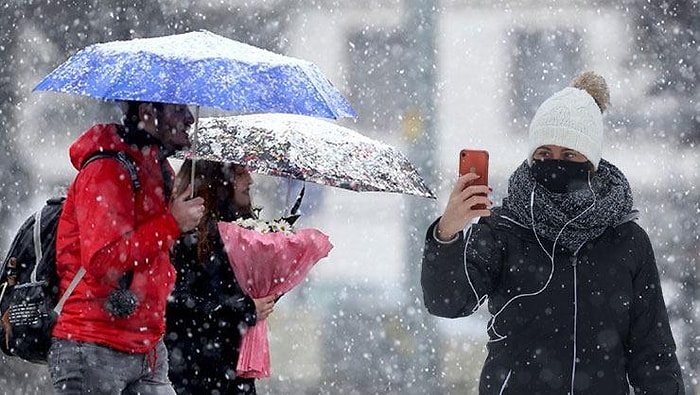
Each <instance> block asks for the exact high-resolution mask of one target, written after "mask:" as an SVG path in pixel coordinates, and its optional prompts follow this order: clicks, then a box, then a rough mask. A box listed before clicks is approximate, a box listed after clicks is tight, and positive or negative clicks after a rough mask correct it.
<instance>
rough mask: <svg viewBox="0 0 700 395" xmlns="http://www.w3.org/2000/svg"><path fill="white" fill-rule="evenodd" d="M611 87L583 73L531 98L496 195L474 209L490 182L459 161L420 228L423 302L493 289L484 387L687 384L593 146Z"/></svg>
mask: <svg viewBox="0 0 700 395" xmlns="http://www.w3.org/2000/svg"><path fill="white" fill-rule="evenodd" d="M608 98H609V96H608V91H607V85H606V84H605V80H603V78H602V77H600V76H598V75H596V74H594V73H591V72H589V73H584V74H583V75H581V76H579V77H578V78H577V79H576V80H574V82H573V86H572V87H568V88H565V89H564V90H562V91H560V92H558V93H556V94H555V95H553V96H552V97H551V98H549V99H548V100H547V101H545V102H544V103H543V104H542V105H541V106H540V108H539V109H538V111H537V113H536V115H535V117H534V119H533V121H532V123H531V126H530V136H529V140H530V141H529V144H530V149H529V151H528V152H529V153H530V154H529V157H528V159H527V160H526V161H525V162H524V163H523V164H522V165H521V166H520V167H519V168H518V169H516V170H515V172H514V173H513V174H512V175H511V177H510V180H509V187H508V195H507V197H506V198H505V199H504V201H503V206H502V207H499V208H494V209H493V210H490V209H488V208H487V209H483V210H477V209H474V208H473V206H474V205H476V204H485V205H486V206H487V207H491V202H490V201H489V199H488V198H487V197H486V194H487V193H489V192H490V188H489V187H487V186H475V185H470V184H471V183H472V182H473V181H474V180H476V179H477V178H478V177H477V176H476V175H475V174H466V175H464V176H461V177H460V178H459V180H458V181H457V185H456V186H455V188H454V190H453V191H452V194H451V196H450V200H449V202H448V204H447V207H446V208H445V212H444V214H443V216H442V217H441V218H440V219H439V220H437V221H435V223H433V224H432V225H431V226H430V228H429V229H428V233H427V235H426V244H425V250H424V254H423V271H422V277H421V283H422V286H423V293H424V302H425V305H426V307H427V308H428V311H429V312H430V313H432V314H434V315H437V316H441V317H448V318H456V317H463V316H468V315H470V314H472V313H473V312H475V311H476V310H477V309H478V307H479V306H480V305H481V304H482V303H483V302H484V301H485V300H486V299H487V298H488V309H489V312H490V313H491V320H490V321H489V323H488V328H487V331H488V335H489V341H488V345H487V348H488V356H487V358H486V361H485V363H484V366H483V370H482V373H481V379H480V386H479V394H481V395H487V394H494V395H496V394H498V395H504V394H553V395H554V394H557V395H559V394H572V395H573V394H576V395H584V394H586V395H587V394H591V395H603V394H605V395H618V394H620V395H621V394H629V389H630V386H632V387H633V388H634V390H635V394H659V395H662V394H663V395H676V394H684V389H683V381H682V378H681V371H680V367H679V365H678V361H677V358H676V354H675V344H674V341H673V337H672V335H671V330H670V326H669V322H668V316H667V312H666V307H665V304H664V300H663V296H662V292H661V286H660V282H659V275H658V270H657V267H656V262H655V259H654V252H653V250H652V247H651V243H650V242H649V238H648V237H647V234H646V232H644V230H643V229H642V228H641V227H639V226H638V225H637V224H636V223H635V222H633V220H634V219H635V218H636V212H635V211H633V210H632V193H631V190H630V187H629V185H628V183H627V180H626V178H625V176H624V175H623V174H622V173H621V172H620V170H619V169H617V168H616V167H615V166H613V165H612V164H610V163H609V162H607V161H605V160H602V159H601V158H600V154H601V151H602V132H603V130H602V129H603V125H602V112H603V110H604V109H605V106H606V105H607V103H608ZM479 216H480V217H482V218H481V219H480V220H479V222H478V224H473V225H472V226H471V227H469V229H468V230H466V231H464V232H463V231H462V229H463V228H464V227H465V226H466V225H467V224H468V223H469V222H471V220H472V219H474V218H476V217H479Z"/></svg>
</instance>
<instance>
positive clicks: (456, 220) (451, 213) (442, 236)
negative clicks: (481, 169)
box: [435, 173, 492, 241]
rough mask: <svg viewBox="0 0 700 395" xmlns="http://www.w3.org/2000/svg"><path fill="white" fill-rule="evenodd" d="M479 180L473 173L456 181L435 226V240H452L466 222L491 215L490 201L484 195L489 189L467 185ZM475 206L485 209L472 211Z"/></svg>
mask: <svg viewBox="0 0 700 395" xmlns="http://www.w3.org/2000/svg"><path fill="white" fill-rule="evenodd" d="M477 178H479V176H478V175H476V174H474V173H467V174H465V175H463V176H460V177H459V178H458V179H457V184H456V185H455V187H454V189H453V190H452V193H451V194H450V200H449V201H448V202H447V206H446V207H445V212H444V213H443V214H442V217H441V218H440V222H438V225H437V232H435V233H436V235H437V238H438V239H439V240H442V241H448V240H452V239H453V238H454V236H455V235H456V234H457V232H459V231H460V230H462V229H464V227H465V226H466V225H467V223H468V222H470V221H471V220H473V219H474V218H476V217H488V216H489V215H491V210H489V208H490V207H491V204H492V203H491V200H489V198H488V197H487V196H485V195H486V194H488V193H489V192H491V188H490V187H488V186H485V185H469V184H471V182H472V181H474V180H476V179H477ZM481 194H483V195H481ZM477 204H484V205H486V209H483V210H474V209H472V207H474V206H475V205H477Z"/></svg>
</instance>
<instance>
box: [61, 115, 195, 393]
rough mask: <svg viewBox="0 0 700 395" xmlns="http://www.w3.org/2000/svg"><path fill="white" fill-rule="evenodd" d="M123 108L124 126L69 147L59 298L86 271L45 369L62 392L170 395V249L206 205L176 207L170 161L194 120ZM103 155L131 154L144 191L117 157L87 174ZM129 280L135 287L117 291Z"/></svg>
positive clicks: (98, 130)
mask: <svg viewBox="0 0 700 395" xmlns="http://www.w3.org/2000/svg"><path fill="white" fill-rule="evenodd" d="M123 109H124V124H123V125H121V124H100V125H95V126H93V127H91V128H90V129H89V130H87V131H86V132H85V133H83V134H82V135H81V136H80V137H79V138H78V139H77V140H76V141H75V142H74V143H73V144H72V146H71V147H70V158H71V162H72V163H73V166H74V167H75V168H76V169H79V170H80V171H79V173H78V175H77V176H76V178H75V180H74V181H73V183H72V184H71V186H70V188H69V190H68V194H67V197H66V200H65V204H64V206H63V212H62V214H61V217H60V219H59V223H58V233H57V240H56V253H57V256H56V269H57V272H58V275H59V278H60V291H61V293H63V292H65V291H66V288H67V286H68V284H69V283H70V281H71V279H72V278H73V277H74V276H75V274H76V272H78V269H79V268H81V267H82V268H84V269H85V270H86V274H85V276H84V277H83V278H82V279H81V281H80V282H79V283H78V286H77V287H76V288H75V290H74V291H73V292H72V293H71V295H70V297H69V298H68V299H67V301H66V303H65V306H64V308H63V311H62V313H61V314H60V316H59V317H58V322H57V323H56V326H55V327H54V328H53V332H52V336H53V340H52V344H51V347H50V350H49V356H48V364H49V371H50V374H51V379H52V381H53V388H54V391H55V393H56V394H85V393H95V394H173V393H174V390H173V388H172V385H171V384H170V382H169V380H168V377H167V370H168V358H167V351H166V348H165V345H164V343H163V339H162V337H163V334H164V332H165V318H164V314H165V303H166V299H167V297H168V295H169V293H170V292H171V290H172V287H173V285H174V282H175V270H174V268H173V267H172V265H171V264H170V259H169V250H170V248H171V246H173V244H174V243H175V240H176V239H177V238H178V237H179V236H180V233H182V232H187V231H189V230H191V229H193V228H194V227H195V226H196V225H197V223H198V222H199V220H200V218H201V217H202V214H203V212H204V207H203V202H204V201H203V200H202V199H201V198H196V199H191V200H185V198H186V197H187V196H188V194H187V193H181V194H178V195H176V196H175V198H174V199H172V200H171V187H170V185H171V184H172V177H173V170H172V168H171V167H170V165H169V164H168V162H167V159H166V157H167V156H168V155H169V154H171V153H172V152H174V151H175V150H178V149H182V148H184V147H187V146H189V140H188V136H187V133H186V131H187V128H189V126H190V125H191V124H192V123H193V121H194V119H193V117H192V113H190V111H189V109H188V108H187V106H185V105H179V104H164V103H143V102H128V103H124V105H123ZM102 151H113V152H124V153H126V155H127V156H128V157H129V158H130V160H131V161H132V162H133V164H134V165H135V167H136V170H137V175H138V182H139V184H140V187H139V188H138V190H136V191H134V189H135V188H134V187H132V181H131V180H130V177H129V172H128V170H127V169H126V168H125V166H124V165H122V164H121V163H120V162H119V161H117V160H116V159H113V158H112V159H109V158H107V159H101V160H96V161H93V162H91V163H90V164H89V165H87V166H85V167H84V168H82V169H81V167H82V164H83V163H84V162H85V160H86V159H87V158H89V157H90V156H92V155H94V154H95V153H99V152H102ZM125 278H129V279H130V280H129V281H126V283H124V284H123V286H122V285H120V282H122V280H123V279H125ZM120 288H121V290H122V291H124V292H125V293H127V294H128V295H130V299H129V301H131V302H133V303H127V304H120V303H118V302H114V299H112V298H111V297H110V295H119V293H116V291H117V290H118V289H120ZM108 301H110V303H107V302H108ZM121 301H125V299H121ZM112 302H114V303H112ZM129 307H130V308H129Z"/></svg>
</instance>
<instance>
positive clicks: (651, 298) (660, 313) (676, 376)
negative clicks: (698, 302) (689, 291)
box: [627, 225, 685, 395]
mask: <svg viewBox="0 0 700 395" xmlns="http://www.w3.org/2000/svg"><path fill="white" fill-rule="evenodd" d="M635 226H636V225H635ZM635 240H636V251H634V253H635V258H636V259H637V262H639V265H638V266H637V271H636V273H634V277H633V285H634V292H635V295H634V298H633V300H632V305H631V324H630V331H631V332H630V337H629V339H628V344H627V347H628V350H627V351H628V353H629V368H628V375H629V379H630V383H631V384H632V386H633V387H634V390H635V394H659V395H661V394H664V395H677V394H685V390H684V387H683V378H682V376H681V369H680V366H679V364H678V359H677V358H676V345H675V343H674V341H673V336H672V334H671V328H670V325H669V320H668V314H667V312H666V305H665V303H664V298H663V294H662V292H661V283H660V281H659V272H658V269H657V267H656V259H655V258H654V251H653V249H652V247H651V243H650V242H649V237H648V236H647V234H646V232H644V231H643V230H642V229H641V228H638V232H636V236H635Z"/></svg>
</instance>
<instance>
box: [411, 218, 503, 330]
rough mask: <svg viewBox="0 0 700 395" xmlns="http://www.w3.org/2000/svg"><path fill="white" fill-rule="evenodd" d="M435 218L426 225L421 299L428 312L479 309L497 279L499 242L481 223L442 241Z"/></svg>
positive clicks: (441, 313) (459, 314)
mask: <svg viewBox="0 0 700 395" xmlns="http://www.w3.org/2000/svg"><path fill="white" fill-rule="evenodd" d="M438 221H439V219H438V220H436V221H435V222H433V224H432V225H430V227H428V232H427V234H426V237H425V247H424V250H423V267H422V271H421V286H422V287H423V302H424V303H425V307H426V308H427V309H428V312H430V313H431V314H433V315H436V316H439V317H446V318H456V317H464V316H468V315H470V314H472V313H474V312H475V311H476V310H477V309H478V307H479V305H480V304H481V303H482V302H483V301H484V298H485V296H486V295H488V293H489V292H490V291H491V290H492V289H493V284H495V282H496V281H497V278H498V275H499V267H500V260H499V258H500V253H499V251H498V249H499V247H498V243H497V242H496V241H495V239H494V238H493V233H492V231H491V229H490V227H488V226H487V225H485V224H482V223H480V224H477V225H472V226H471V228H470V229H469V230H468V231H467V234H466V235H465V234H464V232H460V233H459V236H458V239H457V240H455V241H453V242H450V243H441V242H439V241H437V240H436V239H435V236H434V229H435V227H436V226H437V222H438ZM465 236H466V240H465ZM465 254H466V259H465Z"/></svg>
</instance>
